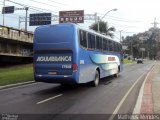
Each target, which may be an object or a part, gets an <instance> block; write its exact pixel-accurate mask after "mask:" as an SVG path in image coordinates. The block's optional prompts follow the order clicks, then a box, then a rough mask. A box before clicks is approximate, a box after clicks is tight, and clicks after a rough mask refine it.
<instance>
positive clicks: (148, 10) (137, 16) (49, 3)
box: [0, 0, 160, 41]
mask: <svg viewBox="0 0 160 120" xmlns="http://www.w3.org/2000/svg"><path fill="white" fill-rule="evenodd" d="M3 2H4V1H3V0H0V11H1V10H2V7H3ZM15 3H20V4H24V5H29V6H33V7H37V8H35V9H36V10H33V9H29V14H30V13H41V12H52V14H55V15H58V14H59V11H65V10H84V13H85V14H95V13H97V16H99V17H100V18H102V16H103V15H104V14H105V13H107V12H108V11H110V10H111V9H115V8H116V9H118V10H117V11H111V12H109V13H108V14H107V15H106V16H105V17H104V18H103V21H107V22H108V24H109V26H114V27H115V28H116V32H115V39H116V40H117V41H119V39H120V31H122V32H121V34H122V36H124V37H125V36H127V35H133V34H137V33H139V32H144V31H147V30H148V29H149V28H151V27H153V24H152V23H153V22H154V19H155V18H156V20H157V22H159V23H160V1H159V0H5V6H15V7H16V8H23V6H20V5H18V4H15ZM39 8H41V9H39ZM42 9H43V10H42ZM44 9H45V10H44ZM46 10H49V11H46ZM2 16H3V15H2V14H0V19H1V20H0V24H3V17H2ZM19 16H23V17H24V16H25V11H24V10H21V11H20V10H16V11H15V12H14V14H7V15H5V21H4V25H7V26H10V27H15V28H19ZM94 22H95V21H94V20H87V21H84V24H80V25H81V26H83V27H87V28H88V27H89V26H90V25H91V24H93V23H94ZM56 23H58V21H52V24H56ZM158 26H160V25H158ZM36 27H37V26H36ZM36 27H31V26H28V30H30V31H34V29H35V28H36ZM20 29H24V22H21V23H20Z"/></svg>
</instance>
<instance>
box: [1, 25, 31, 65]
mask: <svg viewBox="0 0 160 120" xmlns="http://www.w3.org/2000/svg"><path fill="white" fill-rule="evenodd" d="M32 55H33V32H28V31H24V30H19V29H16V28H11V27H7V26H2V25H0V64H3V63H19V62H22V63H23V62H24V63H26V62H31V61H32Z"/></svg>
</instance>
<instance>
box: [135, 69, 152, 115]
mask: <svg viewBox="0 0 160 120" xmlns="http://www.w3.org/2000/svg"><path fill="white" fill-rule="evenodd" d="M153 68H154V67H153ZM153 68H152V69H151V71H152V70H153ZM151 71H149V73H148V74H147V76H146V78H145V80H144V81H143V84H142V86H141V89H140V92H139V95H138V98H137V102H136V105H135V107H134V110H133V114H140V109H141V104H142V97H143V90H144V85H145V83H146V81H147V78H148V76H149V75H150V73H151Z"/></svg>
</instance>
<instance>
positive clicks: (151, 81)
mask: <svg viewBox="0 0 160 120" xmlns="http://www.w3.org/2000/svg"><path fill="white" fill-rule="evenodd" d="M140 113H141V114H160V62H155V65H154V67H153V68H152V70H151V72H150V74H149V76H148V78H147V80H146V82H145V84H144V89H143V97H142V104H141V109H140Z"/></svg>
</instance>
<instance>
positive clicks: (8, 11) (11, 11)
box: [2, 6, 14, 14]
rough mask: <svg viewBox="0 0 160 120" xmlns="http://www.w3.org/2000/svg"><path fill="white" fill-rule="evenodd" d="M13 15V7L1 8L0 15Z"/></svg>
mask: <svg viewBox="0 0 160 120" xmlns="http://www.w3.org/2000/svg"><path fill="white" fill-rule="evenodd" d="M10 13H14V6H8V7H3V8H2V14H10Z"/></svg>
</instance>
